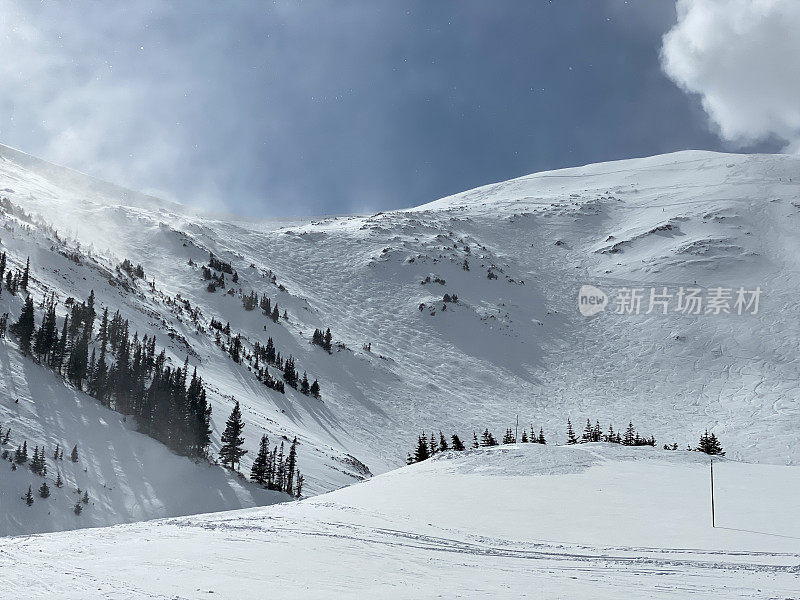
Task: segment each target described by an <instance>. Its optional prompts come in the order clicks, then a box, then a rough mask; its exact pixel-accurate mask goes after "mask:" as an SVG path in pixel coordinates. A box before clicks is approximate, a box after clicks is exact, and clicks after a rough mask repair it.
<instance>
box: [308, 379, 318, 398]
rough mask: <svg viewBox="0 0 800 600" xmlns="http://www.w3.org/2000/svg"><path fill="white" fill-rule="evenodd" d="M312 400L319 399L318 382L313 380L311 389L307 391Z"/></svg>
mask: <svg viewBox="0 0 800 600" xmlns="http://www.w3.org/2000/svg"><path fill="white" fill-rule="evenodd" d="M308 391H309V392H310V393H311V395H312V396H314V398H319V396H320V392H319V382H318V381H317V380H316V379H315V380H314V382H313V383H312V384H311V387H310V388H309V390H308Z"/></svg>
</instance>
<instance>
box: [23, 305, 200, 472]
mask: <svg viewBox="0 0 800 600" xmlns="http://www.w3.org/2000/svg"><path fill="white" fill-rule="evenodd" d="M94 299H95V298H94V292H93V291H92V292H91V293H90V295H89V298H88V300H87V301H86V302H76V301H75V300H74V299H72V298H69V299H67V301H66V303H65V304H66V305H67V306H69V307H70V311H69V313H68V314H67V315H66V316H65V317H64V319H63V322H62V324H61V327H60V328H59V326H58V322H57V321H58V319H57V317H56V301H55V296H54V295H50V296H49V297H47V298H45V300H44V301H43V303H42V311H43V316H42V320H41V324H40V325H39V327H38V328H37V327H36V317H35V309H34V304H33V298H32V297H31V296H28V297H27V298H26V299H25V304H24V306H23V308H22V312H21V314H20V317H19V319H18V320H17V322H16V323H14V324H13V325H11V327H10V328H9V330H10V331H11V333H13V334H14V335H15V336H16V338H17V340H18V342H19V348H20V351H21V352H22V354H23V355H32V356H33V357H34V358H35V359H36V360H37V361H38V362H39V363H40V364H42V365H44V366H47V367H49V368H50V369H52V370H53V371H54V372H56V373H58V374H59V375H61V376H63V377H64V378H65V379H67V380H68V381H70V382H71V383H72V384H73V385H74V386H75V387H77V388H78V389H80V390H84V391H86V392H87V393H88V394H89V395H91V396H93V397H94V398H96V399H97V400H99V401H100V402H101V403H102V404H103V405H104V406H107V407H109V408H112V409H114V410H116V411H117V412H120V413H122V414H125V415H131V416H134V417H136V420H137V422H138V424H139V429H140V431H142V433H145V434H147V435H149V436H150V437H152V438H154V439H156V440H158V441H160V442H162V443H164V444H165V445H167V446H168V447H170V448H171V449H172V450H173V451H175V452H176V453H178V454H181V455H184V456H190V457H202V456H205V455H206V452H207V449H208V446H209V444H210V442H211V437H210V436H211V424H210V419H211V406H210V405H209V404H208V402H207V401H206V391H205V389H204V386H203V383H202V380H201V379H200V378H199V377H198V376H197V370H196V369H195V370H194V372H193V373H192V375H191V378H190V377H189V364H188V357H187V359H186V363H185V364H184V366H183V368H180V367H175V368H172V367H170V366H168V365H167V358H166V353H165V351H164V350H163V349H162V350H161V351H160V352H159V351H158V350H157V348H156V340H155V336H153V337H148V336H146V335H145V336H144V337H143V338H141V339H139V335H138V333H134V334H133V336H132V337H131V336H130V324H129V322H128V320H127V319H123V318H122V317H121V315H120V313H119V311H117V312H116V313H115V314H114V315H113V317H112V318H111V319H109V316H108V309H107V308H106V309H105V310H104V311H103V315H102V318H101V319H100V327H99V331H98V333H97V336H96V337H95V336H94V323H95V320H96V313H95V308H94ZM59 330H60V333H59ZM90 349H91V353H90Z"/></svg>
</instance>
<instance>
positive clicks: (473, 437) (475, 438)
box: [472, 431, 480, 448]
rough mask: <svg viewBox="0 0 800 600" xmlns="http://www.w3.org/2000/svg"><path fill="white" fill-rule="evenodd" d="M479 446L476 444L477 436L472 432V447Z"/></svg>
mask: <svg viewBox="0 0 800 600" xmlns="http://www.w3.org/2000/svg"><path fill="white" fill-rule="evenodd" d="M479 445H480V444H478V434H477V433H475V432H474V431H473V432H472V447H473V448H477V447H478V446H479Z"/></svg>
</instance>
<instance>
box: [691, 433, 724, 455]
mask: <svg viewBox="0 0 800 600" xmlns="http://www.w3.org/2000/svg"><path fill="white" fill-rule="evenodd" d="M695 450H697V451H698V452H705V453H706V454H710V455H712V456H725V453H724V452H723V451H722V444H720V442H719V440H718V439H717V436H716V435H715V434H714V433H710V434H709V433H708V429H706V430H705V433H703V434H702V435H701V436H700V443H699V444H698V445H697V448H695Z"/></svg>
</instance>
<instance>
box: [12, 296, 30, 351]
mask: <svg viewBox="0 0 800 600" xmlns="http://www.w3.org/2000/svg"><path fill="white" fill-rule="evenodd" d="M35 325H36V324H35V321H34V316H33V298H31V297H30V296H28V297H27V298H26V299H25V306H24V307H23V308H22V313H21V314H20V316H19V320H18V321H17V322H16V323H14V324H13V325H12V326H11V333H13V334H14V335H16V336H17V338H18V339H19V349H20V352H22V354H24V355H25V356H27V355H29V354H30V353H31V338H33V331H34V327H35Z"/></svg>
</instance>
